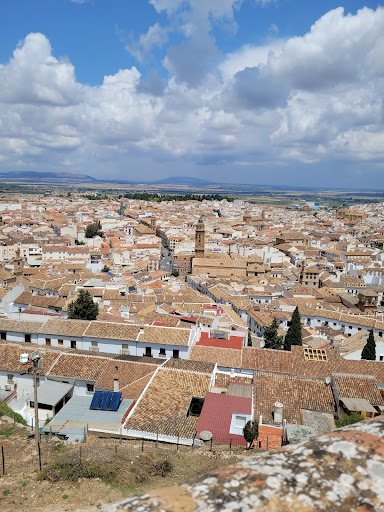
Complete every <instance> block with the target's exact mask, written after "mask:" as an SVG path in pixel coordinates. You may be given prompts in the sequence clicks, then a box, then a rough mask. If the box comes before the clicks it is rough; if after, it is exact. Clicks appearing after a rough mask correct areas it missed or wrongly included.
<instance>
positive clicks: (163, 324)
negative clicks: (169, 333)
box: [152, 322, 171, 327]
mask: <svg viewBox="0 0 384 512" xmlns="http://www.w3.org/2000/svg"><path fill="white" fill-rule="evenodd" d="M152 325H157V326H160V327H170V326H171V324H165V323H163V322H153V324H152Z"/></svg>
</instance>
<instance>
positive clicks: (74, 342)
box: [71, 340, 76, 348]
mask: <svg viewBox="0 0 384 512" xmlns="http://www.w3.org/2000/svg"><path fill="white" fill-rule="evenodd" d="M71 348H76V341H74V340H71Z"/></svg>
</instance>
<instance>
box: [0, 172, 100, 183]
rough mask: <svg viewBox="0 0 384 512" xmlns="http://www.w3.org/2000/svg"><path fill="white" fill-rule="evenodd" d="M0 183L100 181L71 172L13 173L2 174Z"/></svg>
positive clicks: (0, 174)
mask: <svg viewBox="0 0 384 512" xmlns="http://www.w3.org/2000/svg"><path fill="white" fill-rule="evenodd" d="M0 181H3V182H6V183H10V182H12V183H16V182H20V183H37V184H38V183H61V184H62V183H90V182H92V183H93V182H95V183H97V182H98V181H99V180H97V179H96V178H92V176H87V175H86V174H73V173H71V172H41V171H12V172H2V173H0Z"/></svg>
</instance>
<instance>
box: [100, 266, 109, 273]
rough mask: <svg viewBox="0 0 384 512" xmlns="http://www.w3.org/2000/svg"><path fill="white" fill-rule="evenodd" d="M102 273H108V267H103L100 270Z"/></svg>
mask: <svg viewBox="0 0 384 512" xmlns="http://www.w3.org/2000/svg"><path fill="white" fill-rule="evenodd" d="M101 271H102V272H109V271H110V268H109V267H108V265H104V267H103V268H102V269H101Z"/></svg>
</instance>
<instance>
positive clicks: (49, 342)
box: [45, 338, 51, 347]
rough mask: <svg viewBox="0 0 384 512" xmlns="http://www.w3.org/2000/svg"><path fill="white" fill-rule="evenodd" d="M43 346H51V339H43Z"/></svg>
mask: <svg viewBox="0 0 384 512" xmlns="http://www.w3.org/2000/svg"><path fill="white" fill-rule="evenodd" d="M45 344H46V345H48V347H50V346H51V338H45Z"/></svg>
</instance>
